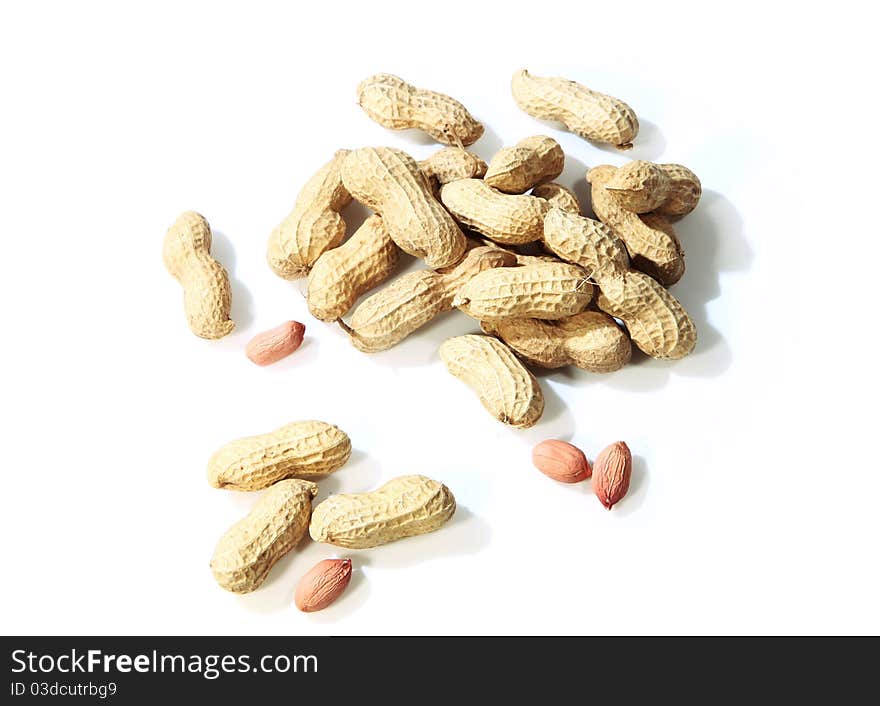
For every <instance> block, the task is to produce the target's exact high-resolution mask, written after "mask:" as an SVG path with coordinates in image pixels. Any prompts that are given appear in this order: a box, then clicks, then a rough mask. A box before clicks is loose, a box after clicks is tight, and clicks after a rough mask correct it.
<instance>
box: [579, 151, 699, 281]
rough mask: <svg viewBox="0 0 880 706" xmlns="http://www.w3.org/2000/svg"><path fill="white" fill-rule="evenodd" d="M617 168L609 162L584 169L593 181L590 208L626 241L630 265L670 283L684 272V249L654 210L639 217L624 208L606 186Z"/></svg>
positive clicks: (666, 222) (665, 222) (667, 222)
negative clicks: (591, 205)
mask: <svg viewBox="0 0 880 706" xmlns="http://www.w3.org/2000/svg"><path fill="white" fill-rule="evenodd" d="M615 171H616V169H615V167H611V166H608V165H603V166H600V167H595V168H593V169H591V170H590V171H589V172H587V181H589V182H590V184H592V197H593V211H595V213H596V215H597V216H598V217H599V220H601V221H602V222H603V223H604V224H605V225H607V226H608V227H609V228H611V230H612V231H614V234H615V235H616V236H617V237H618V238H620V239H621V240H622V241H623V242H624V243H626V249H627V250H628V251H629V256H630V259H631V260H632V264H633V267H635V268H637V269H639V270H641V271H642V272H647V273H648V274H649V275H651V276H652V277H654V278H655V279H656V280H658V281H659V282H661V283H662V284H665V285H666V286H670V285H672V284H675V283H676V282H678V280H680V279H681V277H682V275H683V274H684V251H683V250H682V248H681V243H680V242H679V240H678V236H676V235H675V231H674V230H673V229H672V226H671V225H670V224H669V221H667V220H666V218H665V217H664V216H662V215H659V214H657V213H647V214H645V215H643V216H639V215H638V214H636V213H632V212H631V211H627V210H626V209H625V208H623V207H622V206H621V205H620V204H619V203H618V201H617V199H616V198H615V197H614V196H613V194H612V193H611V192H610V191H609V190H608V189H606V188H605V184H607V183H608V180H609V179H611V178H612V176H613V175H614V173H615Z"/></svg>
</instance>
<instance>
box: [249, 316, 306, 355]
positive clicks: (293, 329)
mask: <svg viewBox="0 0 880 706" xmlns="http://www.w3.org/2000/svg"><path fill="white" fill-rule="evenodd" d="M305 332H306V327H305V326H303V324H301V323H300V322H299V321H285V322H284V323H283V324H279V325H278V326H276V327H275V328H270V329H269V330H268V331H263V332H262V333H258V334H257V335H256V336H254V337H253V338H252V339H251V340H250V341H248V344H247V346H245V349H244V352H245V355H247V357H248V358H249V359H250V360H251V361H252V362H254V363H256V364H257V365H271V364H272V363H277V362H278V361H279V360H281V359H282V358H286V357H287V356H289V355H290V354H291V353H293V352H295V351H296V350H297V349H298V348H299V347H300V346H301V345H302V341H303V335H304V334H305Z"/></svg>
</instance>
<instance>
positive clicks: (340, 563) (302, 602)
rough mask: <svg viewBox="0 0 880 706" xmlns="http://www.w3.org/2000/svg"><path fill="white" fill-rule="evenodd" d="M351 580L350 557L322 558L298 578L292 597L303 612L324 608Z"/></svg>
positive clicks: (340, 593) (312, 611)
mask: <svg viewBox="0 0 880 706" xmlns="http://www.w3.org/2000/svg"><path fill="white" fill-rule="evenodd" d="M349 581H351V559H324V560H323V561H319V562H318V563H317V564H315V565H314V566H313V567H312V568H311V569H309V571H308V572H307V573H306V575H305V576H303V577H302V578H301V579H300V580H299V584H297V587H296V595H295V596H294V598H293V601H294V603H296V607H297V608H299V609H300V610H301V611H302V612H303V613H314V612H315V611H318V610H324V608H326V607H327V606H329V605H330V604H331V603H333V602H334V601H336V599H337V598H339V596H341V595H342V593H343V592H344V591H345V589H346V588H347V587H348V583H349Z"/></svg>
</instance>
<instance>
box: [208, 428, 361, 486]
mask: <svg viewBox="0 0 880 706" xmlns="http://www.w3.org/2000/svg"><path fill="white" fill-rule="evenodd" d="M349 456H351V440H350V439H349V438H348V434H346V433H345V432H344V431H342V430H341V429H340V428H339V427H336V426H333V425H332V424H327V423H326V422H318V421H305V422H293V423H292V424H286V425H284V426H283V427H280V428H278V429H275V430H274V431H271V432H269V433H268V434H260V435H258V436H247V437H244V438H243V439H236V440H235V441H230V442H229V443H228V444H226V445H225V446H222V447H221V448H220V449H219V450H217V451H216V452H215V453H214V455H213V456H211V459H210V461H208V482H209V483H210V484H211V485H212V486H214V487H215V488H228V489H230V490H261V489H262V488H266V487H268V486H270V485H272V484H273V483H277V482H278V481H280V480H284V479H285V478H293V477H300V478H320V477H322V476H325V475H327V474H329V473H333V471H336V470H338V469H339V468H341V467H342V466H343V465H344V464H345V462H346V461H348V458H349Z"/></svg>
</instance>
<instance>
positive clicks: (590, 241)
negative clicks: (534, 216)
mask: <svg viewBox="0 0 880 706" xmlns="http://www.w3.org/2000/svg"><path fill="white" fill-rule="evenodd" d="M544 247H545V248H547V249H548V250H549V251H550V252H552V253H554V254H555V255H557V256H559V257H561V258H562V259H563V260H566V261H567V262H572V263H574V264H576V265H580V266H581V267H583V268H584V269H585V270H586V271H587V273H588V274H589V275H590V276H591V277H592V278H593V279H594V280H596V281H597V282H601V281H602V280H603V279H605V278H608V277H614V276H617V275H618V274H620V273H622V272H626V271H627V270H629V268H630V263H629V254H628V253H627V251H626V245H624V243H623V241H622V240H620V238H618V237H617V236H616V235H615V234H614V233H613V232H612V231H611V229H610V228H609V227H608V226H606V225H605V224H604V223H600V222H599V221H594V220H593V219H592V218H585V217H583V216H577V215H575V214H573V213H568V212H567V211H563V210H562V209H560V208H551V209H550V211H549V213H548V214H547V217H546V218H545V219H544Z"/></svg>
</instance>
